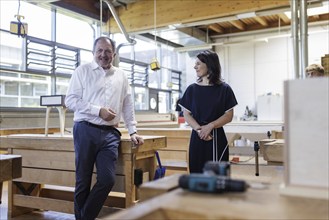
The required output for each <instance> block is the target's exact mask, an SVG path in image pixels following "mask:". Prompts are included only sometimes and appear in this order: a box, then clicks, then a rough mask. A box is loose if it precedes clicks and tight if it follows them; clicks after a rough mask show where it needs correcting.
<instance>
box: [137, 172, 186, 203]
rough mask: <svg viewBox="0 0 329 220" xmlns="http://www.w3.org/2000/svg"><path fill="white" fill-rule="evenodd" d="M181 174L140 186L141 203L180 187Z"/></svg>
mask: <svg viewBox="0 0 329 220" xmlns="http://www.w3.org/2000/svg"><path fill="white" fill-rule="evenodd" d="M179 176H180V175H179V174H174V175H171V176H166V177H164V178H161V179H158V180H155V181H151V182H147V183H143V184H142V185H141V186H140V201H141V202H143V201H145V200H147V199H150V198H153V197H155V196H159V195H161V194H163V193H166V192H169V191H171V190H173V189H176V188H177V187H178V179H179Z"/></svg>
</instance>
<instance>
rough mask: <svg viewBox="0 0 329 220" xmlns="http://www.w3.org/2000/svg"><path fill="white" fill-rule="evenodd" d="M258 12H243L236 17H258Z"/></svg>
mask: <svg viewBox="0 0 329 220" xmlns="http://www.w3.org/2000/svg"><path fill="white" fill-rule="evenodd" d="M256 16H257V15H256V13H255V12H248V13H243V14H237V15H236V17H237V18H238V19H244V18H252V17H256Z"/></svg>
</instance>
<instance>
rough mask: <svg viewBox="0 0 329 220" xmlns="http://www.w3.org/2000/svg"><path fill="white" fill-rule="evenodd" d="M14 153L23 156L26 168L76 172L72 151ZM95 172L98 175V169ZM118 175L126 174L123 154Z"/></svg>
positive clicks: (16, 150)
mask: <svg viewBox="0 0 329 220" xmlns="http://www.w3.org/2000/svg"><path fill="white" fill-rule="evenodd" d="M13 153H14V154H17V155H21V156H22V158H23V159H22V164H23V166H24V167H30V168H32V167H33V168H40V169H52V170H66V171H75V155H74V152H71V151H45V150H30V149H13ZM94 172H95V173H96V167H95V168H94ZM116 174H124V171H123V157H122V155H121V154H120V155H119V157H118V161H117V169H116Z"/></svg>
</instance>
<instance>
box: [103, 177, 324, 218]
mask: <svg viewBox="0 0 329 220" xmlns="http://www.w3.org/2000/svg"><path fill="white" fill-rule="evenodd" d="M173 177H174V179H176V180H178V177H177V176H173ZM165 178H170V179H168V180H169V182H168V183H169V185H170V184H171V185H172V178H171V177H165ZM157 181H158V180H157ZM157 181H155V182H154V183H156V182H157ZM159 181H160V180H159ZM161 181H162V183H161V184H162V185H164V184H165V183H164V181H165V179H162V180H161ZM146 184H148V183H146ZM151 184H152V183H151ZM161 184H160V185H161ZM255 184H256V185H255ZM252 185H253V186H254V187H255V188H249V189H248V190H247V191H246V192H243V193H232V192H230V193H222V194H215V193H196V192H190V191H187V190H183V189H181V188H177V189H174V190H171V191H169V192H167V193H162V192H161V193H162V194H161V195H159V196H156V197H153V198H150V199H148V200H146V201H144V202H141V203H139V204H137V205H136V206H134V207H131V208H128V209H126V210H122V211H119V212H117V213H114V214H112V215H109V216H105V217H106V219H107V220H111V219H113V220H117V219H130V220H142V219H143V220H147V219H158V220H160V219H161V220H162V219H163V220H171V219H173V220H179V219H184V220H186V219H209V220H213V219H264V220H265V219H282V220H283V219H284V220H287V219H328V217H329V200H321V199H310V198H303V197H288V196H284V195H280V193H279V191H280V190H279V188H280V187H279V184H276V183H271V184H262V183H261V182H259V183H258V184H257V182H253V184H252ZM161 190H162V191H163V189H162V188H161V189H160V191H161Z"/></svg>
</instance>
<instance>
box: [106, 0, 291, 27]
mask: <svg viewBox="0 0 329 220" xmlns="http://www.w3.org/2000/svg"><path fill="white" fill-rule="evenodd" d="M283 6H288V7H289V6H290V3H289V0H267V1H252V2H251V1H245V0H231V1H222V0H216V1H207V2H206V3H205V2H204V0H184V1H181V0H171V1H168V0H158V1H157V2H156V11H157V12H158V13H157V21H156V23H157V27H158V28H159V27H167V26H168V25H171V24H177V23H181V24H184V23H189V22H196V21H200V20H206V19H213V18H220V17H225V16H230V15H236V14H239V13H246V12H254V11H258V10H265V9H271V8H278V7H283ZM160 12H161V13H160ZM117 13H118V15H119V17H120V20H121V21H122V23H123V26H124V27H125V28H126V30H127V32H135V31H143V30H149V29H153V28H154V19H153V18H154V10H153V3H151V4H150V1H149V0H139V1H137V2H135V3H132V4H128V5H127V8H125V7H119V8H117ZM146 17H147V18H149V19H144V18H146ZM108 26H109V29H110V30H111V33H117V32H120V29H119V28H118V26H117V23H116V21H115V20H114V19H110V20H109V22H108Z"/></svg>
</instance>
